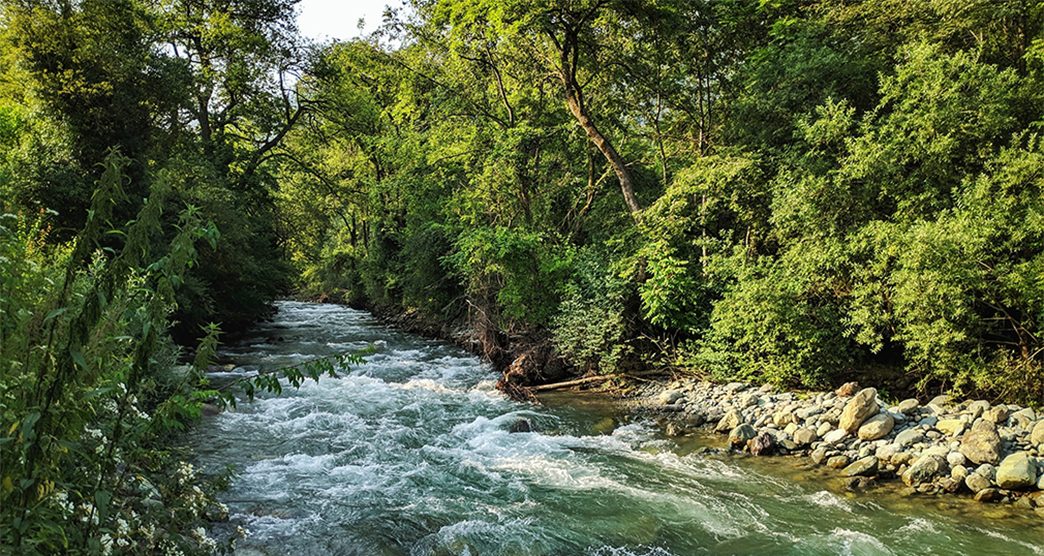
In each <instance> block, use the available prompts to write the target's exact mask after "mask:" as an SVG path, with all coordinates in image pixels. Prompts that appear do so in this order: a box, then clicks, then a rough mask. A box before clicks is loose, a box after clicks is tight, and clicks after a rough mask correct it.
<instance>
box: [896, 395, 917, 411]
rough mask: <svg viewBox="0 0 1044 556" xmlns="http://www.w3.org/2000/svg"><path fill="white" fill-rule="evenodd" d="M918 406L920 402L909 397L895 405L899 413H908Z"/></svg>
mask: <svg viewBox="0 0 1044 556" xmlns="http://www.w3.org/2000/svg"><path fill="white" fill-rule="evenodd" d="M918 407H921V403H920V402H918V401H917V400H915V399H913V398H910V399H906V400H903V401H901V402H899V405H897V406H896V409H898V410H899V412H900V413H904V414H909V413H910V412H912V411H913V410H915V409H917V408H918Z"/></svg>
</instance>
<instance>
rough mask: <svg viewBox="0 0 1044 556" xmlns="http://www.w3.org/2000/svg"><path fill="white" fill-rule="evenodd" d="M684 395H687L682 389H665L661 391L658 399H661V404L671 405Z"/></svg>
mask: <svg viewBox="0 0 1044 556" xmlns="http://www.w3.org/2000/svg"><path fill="white" fill-rule="evenodd" d="M683 397H685V394H684V393H683V392H682V391H681V390H677V389H675V390H665V391H663V392H660V395H659V396H658V397H657V401H659V402H660V404H661V405H671V404H673V403H675V402H677V401H678V400H680V399H682V398H683Z"/></svg>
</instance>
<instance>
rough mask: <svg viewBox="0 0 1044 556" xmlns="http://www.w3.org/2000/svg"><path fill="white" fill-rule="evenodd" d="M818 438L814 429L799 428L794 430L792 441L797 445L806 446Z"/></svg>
mask: <svg viewBox="0 0 1044 556" xmlns="http://www.w3.org/2000/svg"><path fill="white" fill-rule="evenodd" d="M816 438H819V437H818V436H817V435H816V431H814V430H812V429H806V428H801V429H798V430H796V431H794V443H795V444H797V445H798V446H808V445H809V444H812V443H813V442H815V441H816Z"/></svg>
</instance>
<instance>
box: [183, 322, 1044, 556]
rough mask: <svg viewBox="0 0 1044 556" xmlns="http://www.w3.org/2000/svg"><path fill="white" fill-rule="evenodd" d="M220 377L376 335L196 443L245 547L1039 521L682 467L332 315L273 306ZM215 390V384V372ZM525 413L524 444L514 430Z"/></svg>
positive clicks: (685, 461)
mask: <svg viewBox="0 0 1044 556" xmlns="http://www.w3.org/2000/svg"><path fill="white" fill-rule="evenodd" d="M278 309H279V310H278V313H277V314H276V316H275V318H274V319H273V320H272V321H271V322H268V323H264V324H262V325H260V326H258V327H257V330H256V333H255V334H254V335H252V337H250V338H248V339H245V340H244V341H242V342H240V344H239V345H238V346H237V347H233V348H231V349H229V350H228V351H227V352H226V355H229V356H231V357H232V358H233V359H234V360H236V361H237V362H239V364H241V365H243V366H244V367H245V368H244V369H237V370H236V371H234V372H233V373H230V374H236V373H243V372H250V370H251V369H256V368H272V367H278V366H284V365H289V364H294V363H299V362H302V361H306V360H308V359H311V358H314V357H319V356H323V355H328V354H331V353H334V352H338V351H345V350H354V349H362V348H365V347H366V346H369V345H371V344H372V343H374V342H380V346H379V350H378V351H377V353H375V354H373V355H370V356H368V358H367V362H366V363H365V364H363V365H359V366H357V367H354V368H352V369H350V370H348V371H347V372H344V373H342V375H341V376H340V377H339V378H336V379H327V378H324V379H323V380H322V381H320V382H319V383H317V384H316V383H309V384H306V385H305V386H304V387H302V388H301V389H300V390H297V391H294V390H292V389H288V390H286V391H285V392H284V393H283V395H281V396H278V397H274V396H268V397H262V398H259V399H258V400H256V401H255V402H253V403H245V402H244V403H241V404H240V406H239V409H238V410H236V411H230V412H226V413H223V414H221V415H218V416H215V417H212V418H208V419H207V420H206V421H204V423H202V424H201V425H200V427H198V430H197V432H196V436H195V437H196V448H197V451H198V453H199V460H200V464H201V465H202V466H203V467H204V469H206V470H208V471H209V472H215V473H216V472H218V471H220V470H221V469H224V468H225V467H226V466H232V467H233V468H235V469H236V471H237V474H236V475H235V477H234V479H233V481H232V486H231V488H230V489H229V490H228V491H227V492H226V493H224V495H223V500H224V501H225V502H226V503H227V504H228V505H229V507H230V508H231V510H232V520H231V523H232V525H242V526H243V527H245V528H247V529H248V530H249V531H250V536H249V537H248V538H247V539H246V540H245V541H243V542H241V543H240V546H241V547H243V548H244V549H245V550H249V551H253V552H251V553H253V554H256V553H257V552H260V553H262V554H271V555H276V554H287V555H309V554H322V555H327V556H329V555H339V554H360V555H383V554H389V555H390V554H409V555H429V554H432V555H471V556H474V555H480V554H481V555H501V554H503V555H545V554H548V555H551V554H590V555H599V556H601V555H613V556H618V555H619V556H623V555H649V556H663V555H689V554H910V553H917V554H983V553H993V554H1032V553H1041V552H1042V551H1041V543H1042V542H1044V530H1042V529H1041V526H1040V520H1036V521H1034V520H1012V521H1004V520H992V521H991V520H984V519H981V518H979V517H966V516H961V515H960V513H959V512H956V511H954V512H946V511H939V510H931V511H929V510H927V509H918V508H916V507H913V508H909V507H902V508H897V507H895V505H892V506H891V507H889V506H886V505H882V504H879V503H877V502H875V500H874V498H873V497H862V498H855V499H852V498H847V497H843V495H841V494H836V493H833V492H830V491H827V490H824V488H823V487H822V485H818V484H799V483H795V482H792V481H789V480H787V479H784V478H781V477H780V476H777V475H773V474H771V473H768V472H766V471H765V470H764V468H763V466H762V467H755V466H752V465H750V464H749V463H746V462H744V461H742V460H732V459H713V458H711V459H708V458H706V457H703V456H699V455H696V454H687V455H680V454H683V453H684V450H679V449H678V446H676V445H675V444H674V443H673V442H672V441H670V440H667V439H664V438H663V437H662V436H660V435H659V433H658V431H657V429H656V428H655V427H653V426H652V425H651V424H650V423H644V422H629V421H628V420H627V418H626V417H622V416H619V415H613V414H612V412H611V411H609V410H608V409H607V408H605V407H599V406H595V407H590V406H588V405H586V404H577V405H568V404H566V405H563V404H555V406H554V407H551V408H548V407H543V406H537V405H533V404H522V403H517V402H513V401H510V400H508V399H506V398H504V397H503V396H502V395H501V394H500V393H498V392H497V391H496V390H494V389H493V382H494V380H495V378H496V377H495V375H494V373H493V371H492V369H490V368H489V367H488V366H487V365H485V364H483V363H482V362H480V361H479V360H478V359H476V358H474V357H472V356H470V355H468V354H467V353H465V352H463V351H461V350H459V349H457V348H455V347H452V346H448V345H445V344H443V343H439V342H433V341H428V340H425V339H422V338H419V337H416V336H413V335H410V334H405V333H402V332H399V331H396V330H393V329H389V328H387V327H384V326H381V325H379V324H377V323H376V322H375V321H374V320H373V318H372V317H370V316H369V315H368V314H367V313H365V312H361V311H356V310H352V309H347V308H344V307H339V306H334V305H322V304H311V303H297V302H281V303H279V305H278ZM217 378H220V377H217ZM519 419H528V420H529V421H530V422H532V423H533V426H534V432H524V433H511V432H509V428H510V426H511V425H512V424H513V423H514V422H516V421H517V420H519Z"/></svg>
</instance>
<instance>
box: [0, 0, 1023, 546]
mask: <svg viewBox="0 0 1044 556" xmlns="http://www.w3.org/2000/svg"><path fill="white" fill-rule="evenodd" d="M295 5H296V2H295V1H294V0H223V1H220V2H218V1H213V0H167V1H163V2H159V1H154V0H82V1H75V2H74V1H66V0H55V1H32V0H4V1H2V2H0V62H2V63H0V77H2V81H0V215H2V216H0V371H2V373H3V375H2V377H0V448H2V452H0V547H3V548H7V547H8V546H13V547H15V550H17V551H18V552H20V553H30V554H31V553H55V552H81V551H86V552H106V551H109V550H116V549H120V550H123V551H131V552H133V551H136V552H139V553H148V552H152V551H156V550H160V549H165V548H169V549H172V550H175V549H176V550H184V551H203V552H207V551H210V550H212V549H215V548H216V546H214V545H213V541H212V540H211V539H209V538H207V537H206V535H205V534H203V533H201V531H202V530H198V531H197V530H194V529H192V528H193V527H195V526H196V525H197V524H199V523H202V520H204V519H205V518H208V515H207V514H208V512H209V513H213V512H214V511H217V513H220V511H219V510H220V509H219V508H217V509H216V510H215V508H214V507H213V505H212V503H211V501H210V500H209V498H208V496H207V495H206V494H205V493H204V492H203V491H202V490H199V485H198V484H197V483H199V479H198V478H197V477H196V476H195V473H194V472H193V471H192V470H191V469H190V468H188V467H185V466H180V467H179V466H178V465H177V462H179V461H180V460H179V458H180V456H179V455H178V454H176V453H174V452H172V451H171V450H170V449H169V447H168V446H166V445H167V444H168V443H169V440H170V439H171V438H172V437H173V435H174V434H175V433H176V432H177V431H179V430H180V429H181V428H182V427H183V426H184V425H185V423H186V422H188V420H190V419H191V418H192V417H193V416H195V415H197V414H198V413H199V411H200V407H201V403H202V402H203V401H204V400H206V399H210V398H224V399H226V400H230V401H234V398H233V397H232V396H231V395H230V394H229V392H217V391H212V390H208V388H209V387H208V386H207V384H206V381H205V379H204V376H203V374H202V370H203V369H204V368H205V366H206V363H207V361H206V360H207V357H208V355H209V354H210V353H212V352H213V351H214V348H215V345H216V342H217V331H218V326H217V325H210V324H207V323H210V322H220V323H221V328H222V329H223V330H226V331H233V332H234V331H236V330H238V329H240V328H241V327H242V326H244V325H246V324H248V323H250V322H252V321H253V320H255V319H257V318H260V317H263V316H264V315H265V314H266V312H267V311H268V310H269V302H270V301H271V300H272V299H273V298H274V297H276V296H278V295H280V294H284V293H287V292H289V291H290V288H291V286H292V285H293V274H294V273H297V274H298V275H299V278H298V279H297V284H296V285H297V286H298V288H299V290H300V291H301V292H302V293H304V294H308V295H313V296H317V297H332V298H335V299H341V300H344V301H348V302H352V303H360V304H368V305H370V306H374V307H379V308H382V309H388V310H393V311H408V312H415V313H417V314H420V315H421V316H423V317H426V318H428V319H433V320H437V321H443V322H454V321H461V320H466V321H468V322H469V323H470V324H472V325H473V326H474V327H475V329H476V330H477V332H478V335H479V340H480V341H481V343H482V345H483V347H484V348H485V351H486V354H487V355H488V356H489V357H490V358H492V359H494V360H497V361H498V362H506V361H505V355H506V354H507V353H510V351H511V349H512V344H513V343H514V344H516V345H517V344H526V343H536V344H541V343H544V345H550V346H553V347H554V349H555V350H556V351H557V353H558V354H560V355H561V356H562V357H563V358H564V359H565V360H566V361H567V362H568V363H570V364H572V365H573V366H574V367H575V368H576V369H577V370H578V371H581V372H588V371H599V372H612V371H615V370H626V369H632V368H634V367H635V366H640V365H655V366H669V367H671V368H673V369H676V370H683V371H688V372H693V373H701V374H704V375H706V376H710V377H713V378H716V379H721V380H731V379H736V378H742V379H749V380H754V381H760V382H770V383H774V384H777V385H783V386H823V385H827V384H830V383H835V382H840V381H843V380H847V379H851V378H853V377H862V376H864V374H866V373H868V372H869V373H873V372H876V371H883V370H887V371H888V373H889V375H888V376H895V373H899V374H900V375H902V376H905V379H904V383H901V384H888V385H885V386H886V387H888V388H889V389H893V390H902V389H906V388H909V387H915V388H920V389H923V390H929V389H932V390H937V389H942V388H951V389H954V390H955V391H957V392H961V393H968V394H976V395H982V396H991V397H996V398H1004V399H1009V400H1020V401H1029V402H1036V403H1039V401H1040V399H1042V396H1044V339H1042V333H1044V331H1042V324H1041V323H1042V322H1044V140H1042V137H1041V133H1044V34H1042V33H1044V31H1042V26H1044V3H1041V2H1040V1H1038V0H1030V1H1026V0H963V1H960V2H958V1H953V0H876V1H870V0H657V1H652V0H525V1H522V0H413V1H412V2H411V4H410V6H409V8H408V9H406V10H403V11H402V12H400V13H395V12H390V13H389V18H388V19H387V21H386V24H385V25H384V27H383V28H382V29H381V31H379V32H378V33H376V34H374V35H373V36H371V37H368V38H366V39H361V40H355V41H349V42H339V43H332V44H327V45H321V46H315V45H309V44H306V43H305V42H304V41H303V40H302V39H301V38H300V37H299V36H298V35H297V32H296V28H295V24H294V10H295ZM175 340H176V341H177V342H180V347H179V344H178V343H176V342H175ZM192 355H195V357H194V358H192V357H191V356H192ZM189 359H193V360H194V362H193V363H192V364H185V363H186V362H188V360H189ZM179 362H180V363H181V365H178V363H179ZM348 362H349V360H348V359H346V358H341V359H338V360H331V361H321V362H317V363H315V364H314V365H311V366H308V367H307V368H300V369H289V370H287V371H286V372H285V373H277V374H263V375H260V376H258V377H257V378H256V379H253V380H251V381H248V382H247V383H245V384H242V386H243V387H244V388H245V390H246V393H247V394H252V392H253V390H254V389H257V388H261V389H266V390H270V391H275V392H278V391H279V390H280V389H281V388H282V387H283V386H284V385H291V386H296V385H299V384H300V383H301V382H302V381H303V380H306V379H309V378H313V379H314V378H318V377H319V376H320V374H323V373H332V372H334V371H335V370H336V369H337V368H339V367H340V366H343V365H344V364H345V363H348ZM175 468H176V469H179V470H178V471H176V472H175V471H172V469H175ZM157 504H159V505H157ZM209 517H213V516H209Z"/></svg>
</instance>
